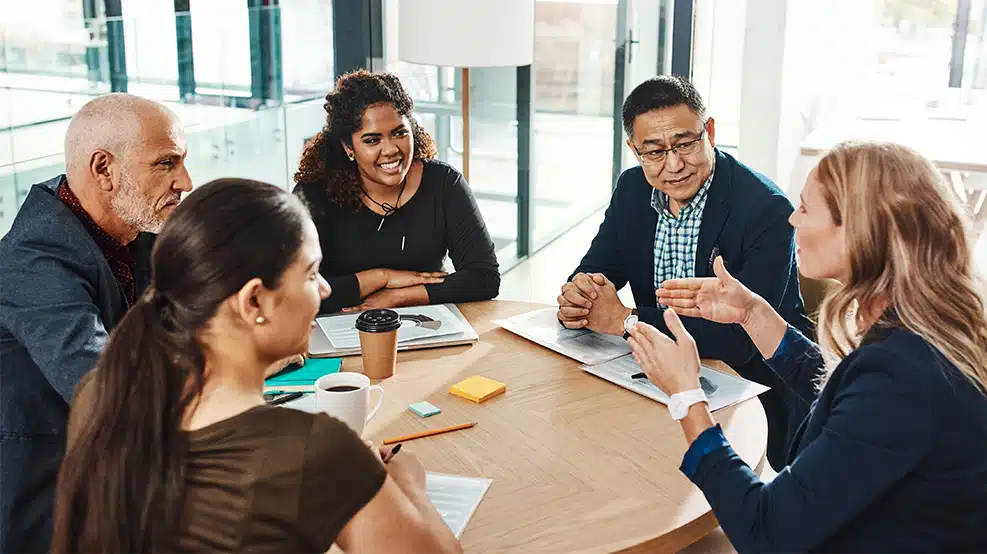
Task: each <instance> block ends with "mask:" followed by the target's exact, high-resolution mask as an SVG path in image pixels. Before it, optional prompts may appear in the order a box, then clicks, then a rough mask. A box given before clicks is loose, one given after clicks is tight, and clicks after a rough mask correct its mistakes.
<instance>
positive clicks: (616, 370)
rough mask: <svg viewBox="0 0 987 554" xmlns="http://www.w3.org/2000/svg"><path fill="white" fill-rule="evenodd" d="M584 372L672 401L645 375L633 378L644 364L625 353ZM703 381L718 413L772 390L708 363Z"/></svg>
mask: <svg viewBox="0 0 987 554" xmlns="http://www.w3.org/2000/svg"><path fill="white" fill-rule="evenodd" d="M583 371H586V372H588V373H591V374H593V375H596V376H597V377H601V378H603V379H606V380H607V381H610V382H611V383H614V384H616V385H620V386H622V387H624V388H626V389H630V390H632V391H634V392H636V393H638V394H641V395H643V396H647V397H648V398H650V399H652V400H657V401H658V402H661V403H662V404H668V395H666V394H665V393H663V392H662V391H661V389H659V388H658V387H656V386H655V385H654V384H653V383H652V382H651V381H649V380H647V379H643V378H642V379H631V375H634V374H636V373H641V372H642V370H641V366H639V365H637V362H636V361H634V357H633V356H624V357H622V358H617V359H615V360H610V361H609V362H606V363H603V364H600V365H595V366H583ZM699 382H700V385H701V386H702V388H703V392H705V393H706V398H708V399H709V409H710V411H714V412H715V411H716V410H719V409H721V408H726V407H728V406H733V405H734V404H739V403H740V402H743V401H744V400H748V399H751V398H754V397H755V396H757V395H759V394H761V393H762V392H764V391H766V390H768V387H765V386H764V385H761V384H759V383H754V382H753V381H748V380H747V379H742V378H740V377H734V376H733V375H727V374H726V373H723V372H721V371H716V370H715V369H710V368H708V367H706V366H702V367H701V368H700V369H699Z"/></svg>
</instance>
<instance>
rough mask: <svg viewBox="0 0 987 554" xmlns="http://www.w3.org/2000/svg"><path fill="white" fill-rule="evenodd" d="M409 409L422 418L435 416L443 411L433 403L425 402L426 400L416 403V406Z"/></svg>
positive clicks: (413, 405)
mask: <svg viewBox="0 0 987 554" xmlns="http://www.w3.org/2000/svg"><path fill="white" fill-rule="evenodd" d="M408 409H409V410H411V411H412V412H415V413H416V414H418V415H420V416H422V417H428V416H433V415H435V414H437V413H439V412H441V411H442V410H440V409H439V408H438V407H437V406H434V405H433V404H432V403H431V402H425V401H424V400H422V401H421V402H415V403H414V404H412V405H410V406H408Z"/></svg>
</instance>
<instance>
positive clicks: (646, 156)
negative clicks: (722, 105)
mask: <svg viewBox="0 0 987 554" xmlns="http://www.w3.org/2000/svg"><path fill="white" fill-rule="evenodd" d="M705 136H706V122H705V121H704V122H703V130H702V131H700V132H699V138H696V139H694V140H690V141H689V142H683V143H682V144H676V145H675V146H673V147H671V148H656V149H654V150H648V151H647V152H643V153H642V152H641V151H640V150H638V149H637V146H634V144H633V143H632V144H631V147H632V148H634V153H635V154H637V157H638V158H640V159H641V163H642V164H648V165H660V164H663V163H665V160H666V159H667V158H668V153H669V152H675V153H676V154H678V155H679V156H692V155H694V154H697V153H698V152H699V150H700V149H701V148H702V141H703V137H705Z"/></svg>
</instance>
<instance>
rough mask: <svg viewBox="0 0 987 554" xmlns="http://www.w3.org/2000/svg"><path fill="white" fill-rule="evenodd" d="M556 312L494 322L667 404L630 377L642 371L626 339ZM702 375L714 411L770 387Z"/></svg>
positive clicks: (703, 370)
mask: <svg viewBox="0 0 987 554" xmlns="http://www.w3.org/2000/svg"><path fill="white" fill-rule="evenodd" d="M557 314H558V309H557V308H545V309H541V310H535V311H533V312H528V313H525V314H521V315H518V316H514V317H512V318H508V319H503V320H499V321H495V322H494V323H496V324H497V325H499V326H501V327H503V328H504V329H507V330H508V331H510V332H512V333H514V334H515V335H518V336H521V337H524V338H526V339H528V340H530V341H532V342H534V343H537V344H540V345H542V346H544V347H545V348H548V349H550V350H554V351H555V352H558V353H559V354H562V355H563V356H566V357H569V358H572V359H573V360H576V361H577V362H581V363H582V364H584V365H583V367H582V369H583V371H586V372H587V373H590V374H593V375H596V376H597V377H600V378H603V379H606V380H607V381H610V382H611V383H613V384H615V385H620V386H622V387H624V388H626V389H628V390H632V391H634V392H636V393H638V394H641V395H643V396H647V397H648V398H650V399H652V400H656V401H658V402H661V403H662V404H668V395H666V394H665V393H663V392H662V391H661V389H659V388H658V387H656V386H655V385H654V384H653V383H651V381H648V380H647V379H646V378H639V379H631V376H632V375H635V374H638V373H641V372H642V370H641V367H640V366H639V365H637V362H635V361H634V357H633V356H632V355H631V354H630V352H631V349H630V346H628V345H627V341H625V340H624V339H623V338H621V337H614V336H611V335H602V334H600V333H595V332H593V331H590V330H587V329H575V330H573V329H566V328H564V327H562V325H561V324H560V323H559V321H558V317H557ZM699 375H700V379H699V380H700V384H701V385H702V387H703V390H704V391H705V392H706V397H707V398H708V399H709V409H710V410H711V411H716V410H719V409H722V408H726V407H727V406H733V405H734V404H738V403H740V402H743V401H744V400H748V399H750V398H754V397H755V396H757V395H759V394H761V393H762V392H764V391H766V390H768V387H765V386H764V385H761V384H758V383H755V382H753V381H748V380H747V379H743V378H741V377H734V376H733V375H727V374H726V373H723V372H721V371H716V370H715V369H710V368H708V367H702V368H700V374H699Z"/></svg>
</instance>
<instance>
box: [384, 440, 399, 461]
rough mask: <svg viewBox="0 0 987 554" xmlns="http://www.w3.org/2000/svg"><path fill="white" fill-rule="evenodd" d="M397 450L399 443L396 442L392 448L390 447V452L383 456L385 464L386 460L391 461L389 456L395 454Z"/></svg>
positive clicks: (391, 456)
mask: <svg viewBox="0 0 987 554" xmlns="http://www.w3.org/2000/svg"><path fill="white" fill-rule="evenodd" d="M399 450H401V443H398V444H396V445H395V446H394V448H392V449H391V451H390V453H388V454H387V457H386V458H384V463H385V464H386V463H387V462H389V461H391V458H393V457H394V455H395V454H397V453H398V451H399Z"/></svg>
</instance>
